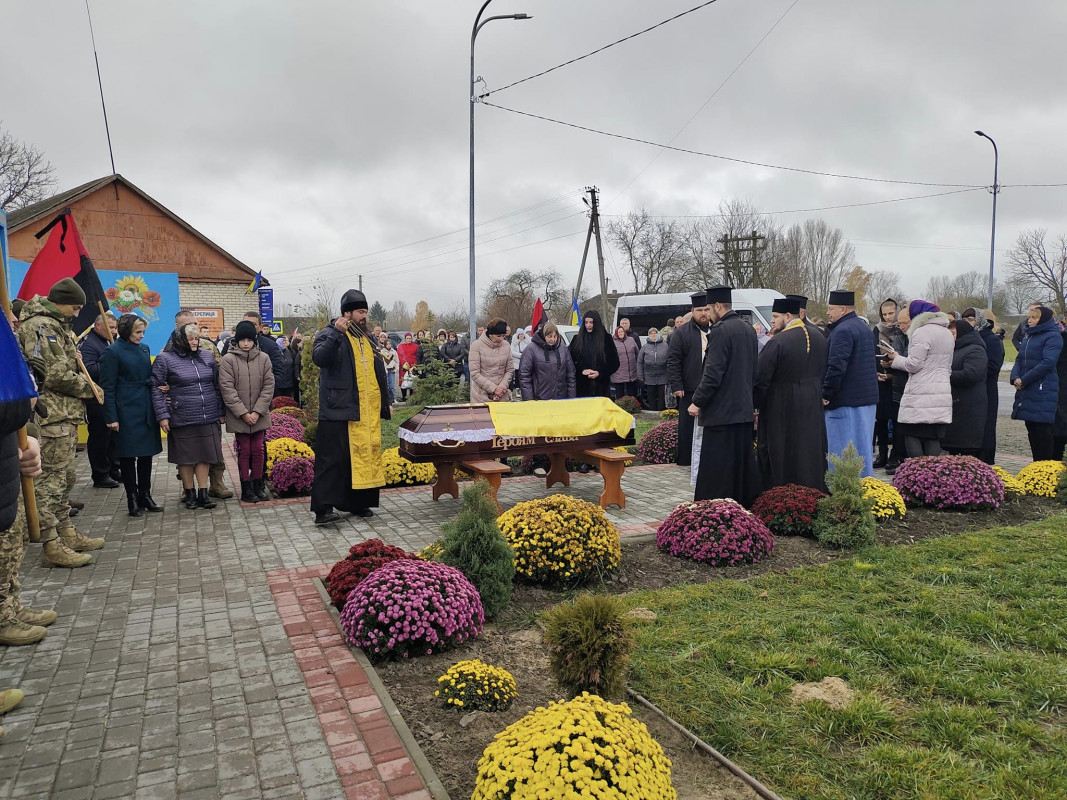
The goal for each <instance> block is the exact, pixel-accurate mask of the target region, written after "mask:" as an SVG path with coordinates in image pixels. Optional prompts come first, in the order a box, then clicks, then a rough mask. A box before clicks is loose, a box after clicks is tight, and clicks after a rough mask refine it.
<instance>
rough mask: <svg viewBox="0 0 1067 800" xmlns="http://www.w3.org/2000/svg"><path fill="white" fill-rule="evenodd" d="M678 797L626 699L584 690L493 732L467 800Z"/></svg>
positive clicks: (664, 761)
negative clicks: (618, 700) (612, 699)
mask: <svg viewBox="0 0 1067 800" xmlns="http://www.w3.org/2000/svg"><path fill="white" fill-rule="evenodd" d="M546 797H550V798H552V800H579V799H580V798H595V799H599V800H607V799H608V798H612V800H615V798H626V800H676V799H677V797H678V794H677V792H675V790H674V786H672V785H671V762H670V760H669V759H668V758H667V757H666V756H665V755H664V754H663V748H662V747H660V746H659V744H658V743H657V742H656V740H655V739H653V738H652V735H651V734H650V733H649V732H648V728H646V727H645V725H644V723H642V722H641V721H640V720H638V719H635V718H634V717H633V716H632V715H631V712H630V707H629V706H628V705H626V704H625V703H618V704H616V703H609V702H607V701H606V700H604V699H602V698H600V697H597V696H596V695H592V694H587V693H583V694H582V695H581V696H580V697H576V698H574V699H573V700H568V701H566V702H555V703H550V704H549V706H548V707H547V708H544V707H539V708H536V709H534V710H533V711H531V712H530V713H529V714H527V715H526V716H525V717H523V718H522V719H520V720H519V721H518V722H516V723H514V724H512V725H509V726H508V727H507V728H505V729H504V730H503V731H501V732H500V733H498V734H497V735H496V738H495V739H494V740H493V742H492V744H490V745H489V746H488V747H487V748H486V749H485V752H484V753H483V754H482V757H481V759H480V760H479V761H478V778H477V781H476V782H475V785H474V793H473V794H472V795H471V800H540V798H546Z"/></svg>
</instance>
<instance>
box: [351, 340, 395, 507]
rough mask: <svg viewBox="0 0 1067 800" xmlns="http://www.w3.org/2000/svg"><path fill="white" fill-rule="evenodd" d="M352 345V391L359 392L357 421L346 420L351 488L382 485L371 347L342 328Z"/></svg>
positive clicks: (379, 400)
mask: <svg viewBox="0 0 1067 800" xmlns="http://www.w3.org/2000/svg"><path fill="white" fill-rule="evenodd" d="M345 335H346V336H348V343H349V344H350V345H352V358H353V360H354V363H355V372H356V391H357V392H358V393H359V421H358V422H356V421H353V420H349V421H348V451H349V454H350V455H351V457H352V488H353V489H374V488H376V487H379V486H385V466H384V465H383V464H382V426H381V412H380V409H381V407H382V393H381V390H380V389H379V388H378V379H377V378H375V377H374V349H373V348H372V347H371V346H370V344H369V343H368V342H367V341H366V340H365V339H363V338H362V337H359V338H357V337H355V336H353V335H352V334H351V333H348V332H346V333H345ZM368 357H369V360H368Z"/></svg>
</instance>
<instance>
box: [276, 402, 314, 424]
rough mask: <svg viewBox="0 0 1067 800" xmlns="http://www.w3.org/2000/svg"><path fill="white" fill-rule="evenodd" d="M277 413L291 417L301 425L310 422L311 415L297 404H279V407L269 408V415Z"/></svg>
mask: <svg viewBox="0 0 1067 800" xmlns="http://www.w3.org/2000/svg"><path fill="white" fill-rule="evenodd" d="M278 414H284V415H285V416H287V417H292V418H293V419H295V420H296V421H297V422H299V423H300V424H301V425H307V424H308V423H309V422H311V415H310V414H308V412H306V411H305V410H304V409H302V408H298V407H297V406H280V407H279V408H272V409H271V417H274V416H276V415H278Z"/></svg>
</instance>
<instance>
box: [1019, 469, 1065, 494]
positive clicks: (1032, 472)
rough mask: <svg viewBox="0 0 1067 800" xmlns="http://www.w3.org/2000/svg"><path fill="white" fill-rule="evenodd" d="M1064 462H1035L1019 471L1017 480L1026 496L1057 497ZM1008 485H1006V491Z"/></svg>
mask: <svg viewBox="0 0 1067 800" xmlns="http://www.w3.org/2000/svg"><path fill="white" fill-rule="evenodd" d="M1063 470H1064V465H1063V462H1062V461H1035V462H1034V463H1033V464H1029V465H1027V466H1025V467H1023V468H1022V469H1021V470H1019V474H1018V475H1016V476H1015V477H1016V479H1017V480H1018V481H1019V483H1021V484H1022V486H1023V489H1024V490H1025V492H1026V494H1029V495H1033V496H1035V497H1055V496H1056V485H1057V484H1058V483H1059V481H1060V473H1061V472H1063ZM1006 488H1007V484H1005V489H1006Z"/></svg>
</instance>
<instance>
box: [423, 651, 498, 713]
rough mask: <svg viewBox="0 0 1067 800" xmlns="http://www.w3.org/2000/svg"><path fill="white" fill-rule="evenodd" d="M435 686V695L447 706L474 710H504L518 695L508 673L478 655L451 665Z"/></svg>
mask: <svg viewBox="0 0 1067 800" xmlns="http://www.w3.org/2000/svg"><path fill="white" fill-rule="evenodd" d="M437 685H438V687H439V688H438V689H437V691H435V692H434V693H433V694H434V697H440V698H441V699H442V700H443V701H444V704H445V705H446V706H455V707H457V708H471V709H474V710H477V711H504V710H506V709H507V707H508V706H510V705H511V701H512V700H514V699H515V698H516V697H518V696H519V691H518V687H517V686H516V684H515V678H514V677H512V675H511V673H510V672H508V671H507V670H506V669H503V668H501V667H494V666H492V665H491V664H486V663H485V662H484V661H480V660H478V659H477V658H475V659H470V660H468V661H460V662H459V663H457V664H453V665H452V666H451V667H449V668H448V671H447V672H446V673H445V674H444V675H442V676H441V677H440V678H438V679H437Z"/></svg>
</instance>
